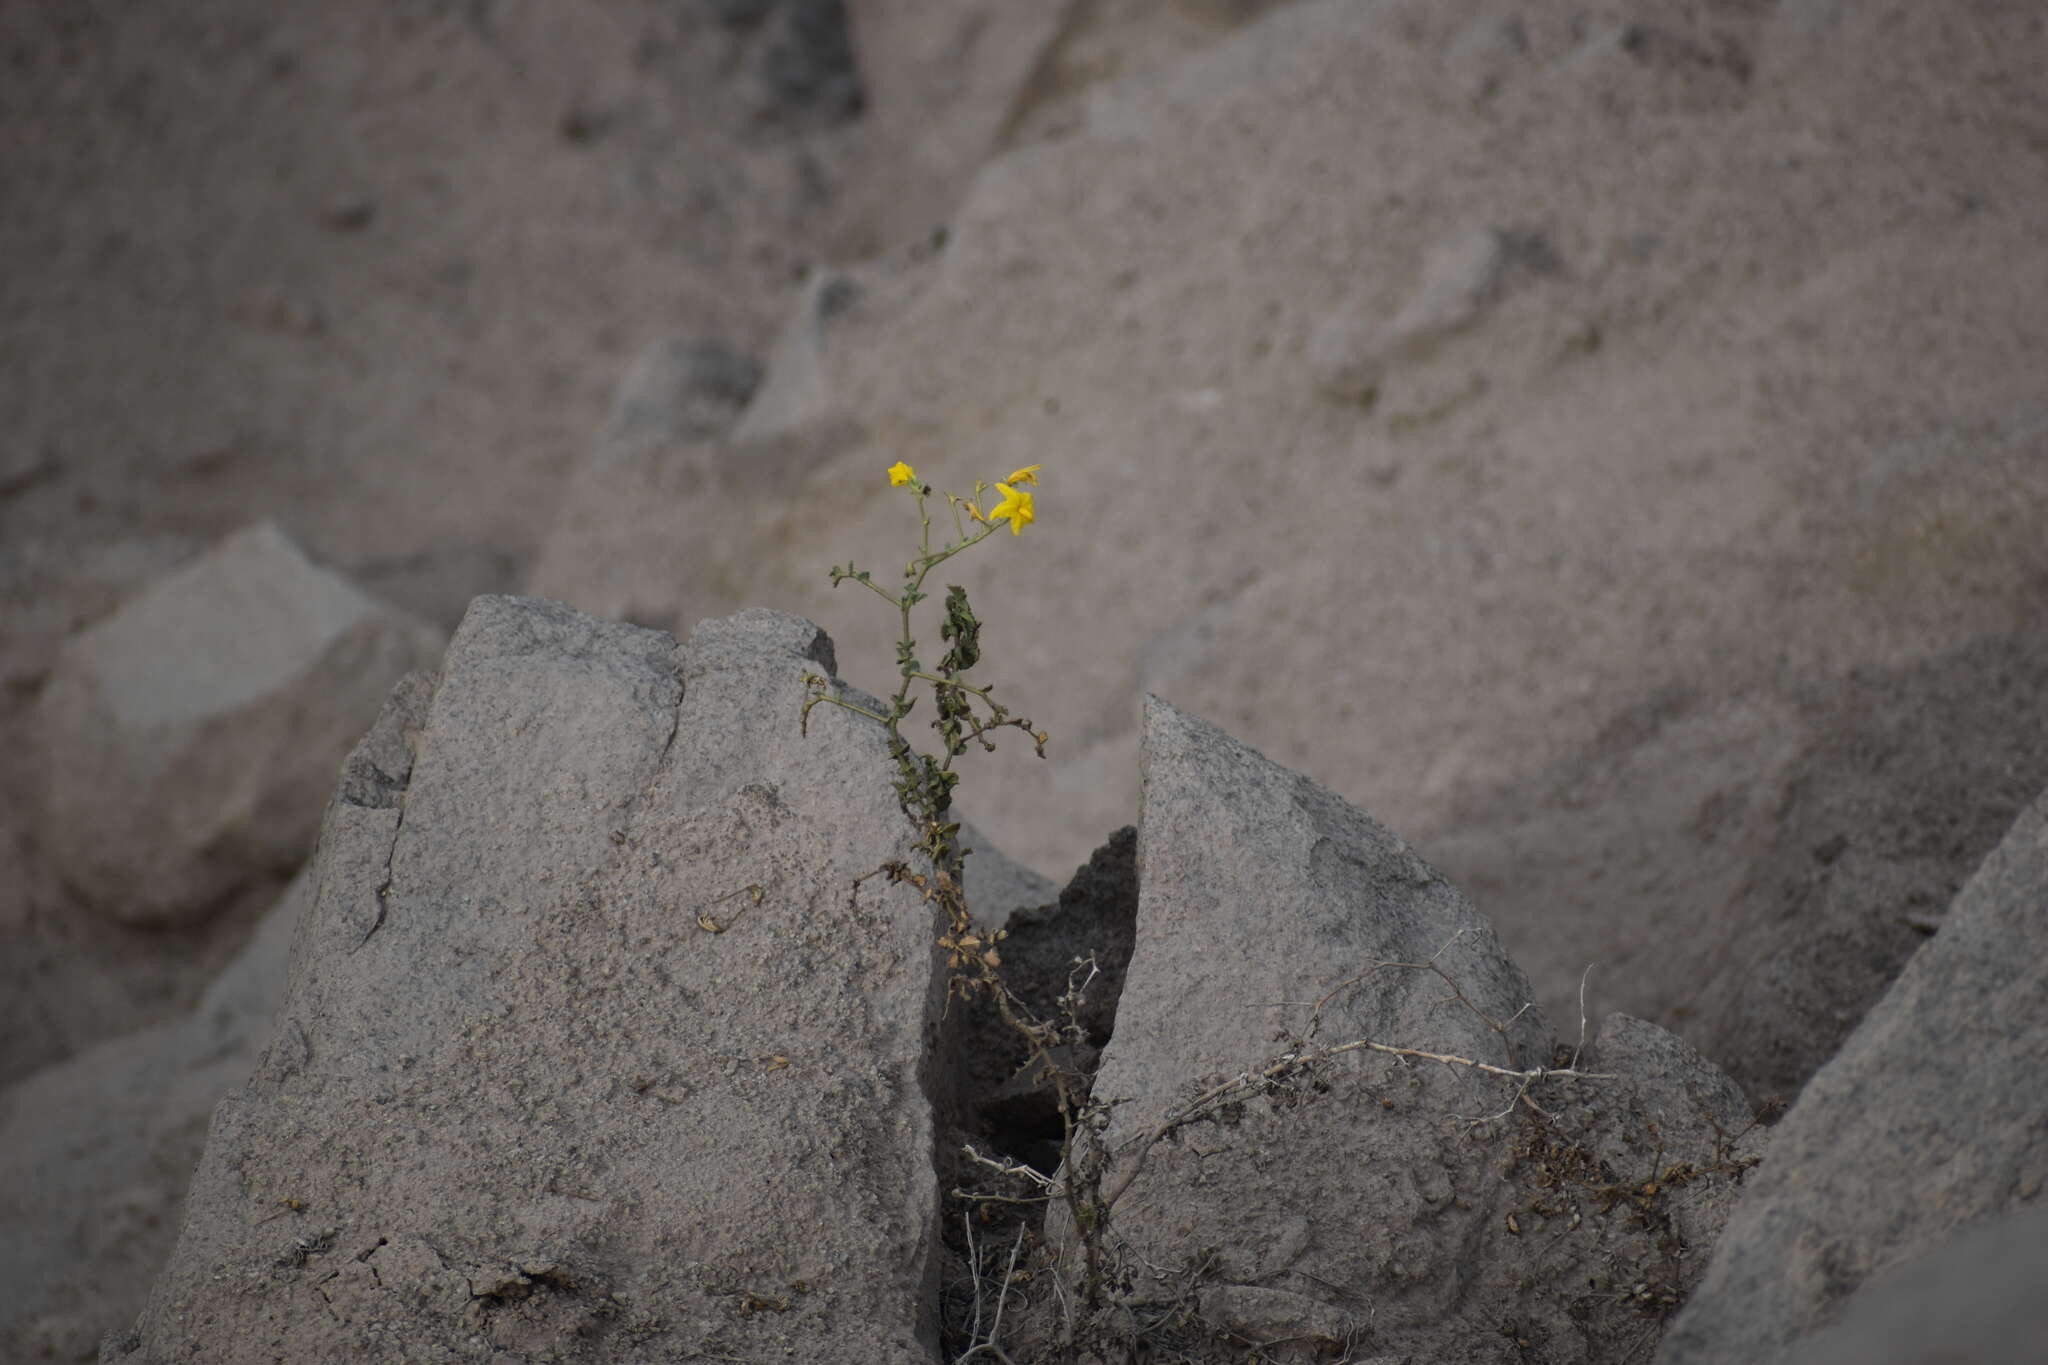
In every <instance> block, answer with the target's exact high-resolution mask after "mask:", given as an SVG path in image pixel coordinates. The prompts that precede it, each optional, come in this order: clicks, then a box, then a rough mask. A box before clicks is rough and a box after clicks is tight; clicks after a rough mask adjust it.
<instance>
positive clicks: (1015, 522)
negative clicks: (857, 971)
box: [801, 460, 1047, 967]
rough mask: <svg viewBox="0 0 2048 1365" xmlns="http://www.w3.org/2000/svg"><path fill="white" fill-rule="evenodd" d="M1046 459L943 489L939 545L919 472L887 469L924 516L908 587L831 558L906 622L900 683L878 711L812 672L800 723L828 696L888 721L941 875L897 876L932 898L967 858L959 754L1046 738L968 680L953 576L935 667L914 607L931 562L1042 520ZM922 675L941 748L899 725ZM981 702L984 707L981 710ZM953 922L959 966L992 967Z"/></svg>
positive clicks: (972, 625)
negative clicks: (947, 517)
mask: <svg viewBox="0 0 2048 1365" xmlns="http://www.w3.org/2000/svg"><path fill="white" fill-rule="evenodd" d="M1041 467H1042V466H1039V465H1035V464H1034V465H1027V466H1026V467H1025V468H1023V469H1019V470H1017V471H1016V472H1014V473H1012V474H1011V475H1010V477H1009V478H1008V479H1005V480H1003V481H1002V482H1000V483H997V484H994V485H990V484H986V483H983V482H980V481H979V480H977V481H976V482H975V485H974V492H973V494H972V495H971V496H969V497H961V496H959V495H958V494H954V493H947V494H944V495H943V496H944V497H945V499H946V504H947V507H948V508H949V510H950V511H951V513H952V518H953V533H954V538H953V539H952V540H951V541H950V542H948V543H946V544H944V545H941V546H939V547H938V548H937V549H933V548H932V515H931V497H932V486H931V485H930V484H928V483H925V482H923V481H922V480H920V479H919V478H918V477H917V471H916V470H914V469H912V468H911V467H910V466H909V465H907V464H905V463H903V462H902V461H901V460H898V461H897V462H896V463H895V464H894V465H891V466H890V468H889V482H890V484H891V485H892V486H893V487H897V488H903V489H907V490H909V492H910V495H911V496H912V497H913V498H915V499H916V501H917V516H918V522H919V524H920V525H921V527H922V528H923V529H922V531H921V533H920V535H919V538H918V547H917V554H916V555H915V556H913V557H912V558H911V560H910V561H909V562H908V563H907V564H905V565H904V566H903V583H902V586H901V587H900V588H899V589H897V590H896V591H894V592H891V591H890V590H889V589H887V588H885V587H883V586H882V585H881V584H879V583H877V582H875V580H874V577H873V575H872V574H870V573H869V572H868V570H866V569H862V568H857V567H855V565H854V564H853V562H852V561H851V560H849V561H847V564H846V567H844V568H840V567H839V566H837V565H834V566H833V568H832V571H831V573H832V586H833V587H835V588H836V587H838V586H839V585H840V584H841V583H844V582H847V581H849V580H851V581H853V582H855V583H858V584H860V585H861V586H862V587H864V588H866V589H868V590H869V591H870V592H872V593H874V594H875V595H876V596H878V597H880V598H881V599H882V600H883V601H885V602H887V603H888V604H889V605H890V606H892V607H894V608H895V609H896V611H897V614H898V617H899V619H900V621H901V632H900V634H899V635H898V637H897V640H896V671H897V674H898V676H899V677H900V679H901V681H900V682H899V684H898V686H897V688H896V693H895V695H894V696H893V697H891V698H890V699H889V700H888V701H887V702H886V703H885V704H884V707H883V709H882V710H880V711H873V710H869V709H868V708H867V707H865V706H861V705H858V704H856V703H854V702H850V701H847V700H846V699H845V698H843V697H836V696H834V695H832V694H831V692H829V691H828V690H827V686H828V684H827V682H826V679H825V678H824V677H822V676H820V675H819V674H816V673H810V674H806V675H805V676H804V682H805V684H806V686H807V687H808V688H809V689H810V695H809V696H808V697H806V698H805V699H804V709H803V715H802V718H801V724H802V726H803V727H804V728H805V729H806V731H807V730H808V727H809V724H810V717H811V708H812V707H814V706H817V705H820V704H830V705H833V706H838V707H843V708H844V709H846V710H848V711H852V712H854V713H856V714H858V715H863V716H866V717H868V718H869V719H871V720H876V721H880V722H881V723H882V724H883V725H884V726H886V727H887V728H888V731H889V756H890V757H891V758H893V759H894V760H895V761H896V768H897V777H896V794H897V797H898V798H899V799H900V800H901V801H902V803H903V809H904V812H905V813H906V814H908V815H909V816H910V818H911V819H912V820H914V821H916V822H917V825H918V830H919V834H920V841H919V845H918V847H919V848H920V850H921V851H922V852H923V853H924V854H925V856H926V857H927V858H928V859H929V860H930V862H931V869H932V871H931V876H932V877H934V878H937V879H938V881H937V882H936V883H934V884H927V882H923V881H917V879H916V875H909V876H898V877H897V880H900V881H911V882H913V883H915V884H916V885H918V886H919V887H920V888H921V889H923V890H925V891H926V893H927V896H928V897H929V896H931V895H934V894H939V893H942V892H943V891H944V889H945V883H947V882H951V883H955V884H956V885H955V886H954V888H953V889H954V890H955V891H957V889H958V888H957V882H958V879H959V874H960V859H961V857H962V854H961V853H960V850H959V846H958V843H957V837H958V835H959V833H960V825H959V822H958V821H955V820H949V819H947V816H948V814H949V813H950V811H951V809H952V805H953V789H954V787H955V786H957V785H958V783H959V781H960V774H959V772H958V771H957V770H956V769H955V768H954V766H953V765H954V762H955V761H956V760H957V759H958V758H959V757H960V756H961V755H962V754H964V753H966V752H967V747H968V745H970V744H979V745H980V746H981V747H982V748H983V749H985V750H987V751H988V752H990V753H993V752H995V747H996V746H995V741H994V740H993V739H991V738H990V736H991V735H992V734H993V733H994V732H995V731H997V730H1000V729H1002V728H1004V727H1005V726H1014V727H1016V728H1017V729H1019V730H1022V731H1023V732H1024V733H1025V734H1027V735H1029V736H1031V739H1032V741H1033V742H1034V743H1035V744H1036V746H1037V750H1038V756H1039V757H1040V758H1044V757H1045V746H1046V743H1047V736H1046V734H1045V732H1044V731H1042V730H1036V729H1033V728H1032V724H1031V721H1030V720H1029V719H1027V718H1025V717H1022V716H1013V715H1011V714H1010V712H1009V710H1008V708H1006V707H1004V706H1003V704H1002V703H1001V702H999V701H997V700H996V699H995V697H994V696H993V693H994V691H995V689H994V687H993V686H990V685H980V686H977V685H976V684H974V683H970V682H968V681H967V680H966V675H967V673H968V671H969V670H970V669H972V668H973V667H974V666H975V665H976V664H978V663H980V662H981V622H980V620H979V619H977V618H976V617H975V615H974V609H973V608H972V607H971V606H969V605H968V601H967V590H966V589H965V588H963V587H961V586H960V585H958V584H957V583H951V584H948V585H947V586H946V603H945V611H946V614H945V619H944V620H943V621H942V622H941V623H940V625H939V639H940V640H941V641H943V642H945V644H946V646H947V648H946V652H945V653H944V654H943V655H941V656H940V658H939V661H938V664H937V666H936V671H932V670H928V669H926V667H925V665H924V662H923V661H922V660H921V659H919V658H918V651H917V637H916V635H915V634H914V633H913V630H912V624H911V613H912V612H913V611H914V610H915V609H916V607H917V604H918V603H920V602H923V601H925V600H926V598H927V597H928V596H929V595H930V594H928V593H926V592H925V590H924V585H925V580H926V578H928V577H929V576H930V575H931V572H932V570H934V569H936V568H938V567H939V565H941V564H943V563H945V562H946V561H947V560H949V559H951V558H953V557H954V556H955V555H958V554H960V553H962V552H964V551H966V550H969V549H971V548H973V547H974V546H976V545H979V544H981V542H983V541H984V540H987V539H988V538H989V537H990V536H992V535H994V534H996V532H997V531H998V530H999V529H1001V524H1002V523H1004V522H1008V523H1009V528H1010V534H1011V535H1012V536H1013V537H1014V536H1019V535H1022V534H1023V531H1024V528H1025V527H1026V526H1029V525H1031V524H1032V523H1033V522H1034V521H1036V520H1037V519H1038V514H1037V508H1036V507H1035V505H1034V502H1033V497H1032V493H1031V489H1032V488H1033V487H1034V486H1036V485H1037V483H1038V471H1039V469H1040V468H1041ZM990 491H994V492H995V493H996V494H997V495H998V496H999V498H1000V501H998V502H997V503H996V504H995V505H994V506H993V507H991V508H990V509H989V510H988V511H986V512H984V511H983V510H982V506H981V504H982V502H983V501H984V500H985V498H986V496H987V494H988V493H989V492H990ZM920 682H922V683H929V684H930V685H931V690H932V706H933V709H934V710H935V711H936V713H937V714H936V715H934V716H933V718H932V722H931V726H932V729H934V730H936V731H938V734H939V752H938V753H936V754H930V753H925V752H922V751H920V750H919V749H918V748H917V747H916V746H915V745H913V744H912V743H911V742H910V741H909V739H907V738H906V737H905V736H904V733H903V722H904V721H905V720H907V719H909V717H910V713H911V711H912V710H913V709H914V708H915V707H916V705H917V697H916V696H915V695H914V692H915V689H916V687H917V685H918V684H919V683H920ZM977 704H978V705H979V706H980V708H981V710H980V711H977V710H976V706H977ZM955 899H958V898H957V897H956V898H955ZM950 908H956V907H953V906H949V909H950ZM953 930H954V934H953V940H954V941H953V942H952V943H949V944H948V945H947V946H948V948H949V949H950V950H951V951H952V953H953V955H954V957H955V959H956V961H955V962H954V965H955V966H956V967H957V966H959V965H961V959H964V958H965V957H966V956H969V955H987V956H989V957H990V958H991V960H990V961H989V963H988V964H987V965H989V966H994V965H996V961H997V960H999V959H995V958H994V956H993V955H994V953H995V949H994V947H993V946H992V945H987V944H983V943H981V942H979V940H978V939H976V938H975V936H974V935H973V933H972V929H971V926H970V925H969V923H968V922H967V920H966V917H965V905H964V902H963V903H962V904H960V905H959V906H958V907H957V913H956V914H955V915H954V923H953ZM969 940H973V941H969Z"/></svg>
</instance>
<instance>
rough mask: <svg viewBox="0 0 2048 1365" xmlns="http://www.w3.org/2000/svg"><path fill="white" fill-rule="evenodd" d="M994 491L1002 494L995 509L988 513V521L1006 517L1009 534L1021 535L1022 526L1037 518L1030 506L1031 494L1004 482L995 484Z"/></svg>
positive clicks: (1022, 532) (1022, 531)
mask: <svg viewBox="0 0 2048 1365" xmlns="http://www.w3.org/2000/svg"><path fill="white" fill-rule="evenodd" d="M996 492H998V493H1001V494H1002V495H1003V500H1002V501H1001V502H999V503H997V504H996V509H995V510H994V511H993V512H990V513H989V514H988V519H989V520H990V521H1001V520H1003V519H1004V518H1006V517H1007V518H1008V519H1009V522H1010V534H1011V535H1013V536H1021V535H1023V534H1024V528H1025V527H1026V526H1028V525H1029V524H1030V523H1032V522H1034V521H1036V520H1038V513H1037V511H1036V510H1034V509H1033V507H1032V506H1031V495H1030V494H1029V493H1025V492H1022V491H1020V490H1018V489H1015V488H1012V487H1010V486H1009V485H1008V484H1006V483H999V484H997V485H996Z"/></svg>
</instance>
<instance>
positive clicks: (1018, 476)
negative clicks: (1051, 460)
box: [1004, 464, 1045, 484]
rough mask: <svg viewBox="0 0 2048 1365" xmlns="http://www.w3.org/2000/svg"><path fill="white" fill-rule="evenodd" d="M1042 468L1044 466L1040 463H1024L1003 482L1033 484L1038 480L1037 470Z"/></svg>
mask: <svg viewBox="0 0 2048 1365" xmlns="http://www.w3.org/2000/svg"><path fill="white" fill-rule="evenodd" d="M1043 468H1045V466H1044V465H1042V464H1028V465H1025V466H1024V467H1023V468H1022V469H1020V470H1018V471H1017V472H1016V473H1014V474H1012V475H1011V476H1010V477H1009V478H1008V479H1006V480H1004V482H1006V483H1030V484H1035V483H1037V482H1038V471H1039V470H1041V469H1043Z"/></svg>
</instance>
